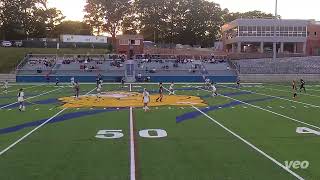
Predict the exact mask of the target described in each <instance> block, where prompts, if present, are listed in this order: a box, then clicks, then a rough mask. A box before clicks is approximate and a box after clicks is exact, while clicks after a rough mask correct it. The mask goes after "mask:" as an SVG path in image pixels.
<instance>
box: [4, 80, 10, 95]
mask: <svg viewBox="0 0 320 180" xmlns="http://www.w3.org/2000/svg"><path fill="white" fill-rule="evenodd" d="M8 87H9V82H8V80H5V81H4V83H3V88H4V93H6V94H7V93H8Z"/></svg>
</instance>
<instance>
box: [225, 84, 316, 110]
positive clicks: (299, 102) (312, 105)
mask: <svg viewBox="0 0 320 180" xmlns="http://www.w3.org/2000/svg"><path fill="white" fill-rule="evenodd" d="M220 86H223V85H220ZM223 87H226V88H229V89H236V90H239V91H242V92H249V93H253V94H258V95H262V96H267V97H273V98H276V99H281V100H285V101H290V102H294V103H298V104H303V105H308V106H311V107H316V108H320V106H317V105H314V104H309V103H305V102H301V101H293V100H291V99H286V98H282V97H278V96H273V95H269V94H263V93H258V92H254V91H249V90H243V89H238V88H233V87H228V86H223Z"/></svg>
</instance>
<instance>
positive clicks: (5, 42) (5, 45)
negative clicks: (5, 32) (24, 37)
mask: <svg viewBox="0 0 320 180" xmlns="http://www.w3.org/2000/svg"><path fill="white" fill-rule="evenodd" d="M1 46H2V47H11V46H12V43H11V42H10V41H2V42H1Z"/></svg>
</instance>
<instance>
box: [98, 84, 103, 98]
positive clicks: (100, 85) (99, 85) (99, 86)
mask: <svg viewBox="0 0 320 180" xmlns="http://www.w3.org/2000/svg"><path fill="white" fill-rule="evenodd" d="M101 90H102V84H101V83H99V84H98V87H97V98H101V96H100V95H101Z"/></svg>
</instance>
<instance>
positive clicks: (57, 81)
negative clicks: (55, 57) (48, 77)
mask: <svg viewBox="0 0 320 180" xmlns="http://www.w3.org/2000/svg"><path fill="white" fill-rule="evenodd" d="M56 86H59V78H56Z"/></svg>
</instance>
